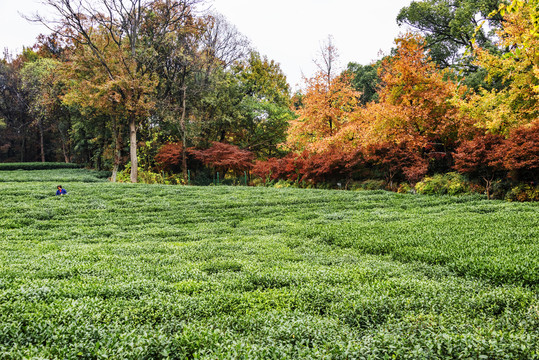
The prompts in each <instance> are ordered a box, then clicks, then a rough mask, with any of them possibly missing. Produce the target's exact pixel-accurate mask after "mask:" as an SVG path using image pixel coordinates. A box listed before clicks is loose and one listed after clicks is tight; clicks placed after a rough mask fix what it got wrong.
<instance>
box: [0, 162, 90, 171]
mask: <svg viewBox="0 0 539 360" xmlns="http://www.w3.org/2000/svg"><path fill="white" fill-rule="evenodd" d="M81 167H82V165H80V164H71V163H57V162H45V163H43V162H31V163H0V171H3V170H4V171H8V170H52V169H80V168H81Z"/></svg>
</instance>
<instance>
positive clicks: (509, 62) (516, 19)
mask: <svg viewBox="0 0 539 360" xmlns="http://www.w3.org/2000/svg"><path fill="white" fill-rule="evenodd" d="M518 4H520V5H519V6H515V7H512V8H510V10H511V11H507V12H506V11H503V14H504V22H503V28H502V29H500V30H499V31H498V33H497V34H498V41H497V42H496V45H497V46H498V47H499V48H501V49H508V52H507V53H506V54H505V55H497V54H493V53H491V52H490V51H488V50H486V49H483V48H481V47H477V48H476V54H477V60H476V62H477V64H478V65H479V66H482V67H484V68H485V69H486V70H487V72H488V76H487V81H488V82H501V83H503V84H504V88H502V89H496V88H494V89H491V90H487V89H484V90H483V91H482V92H481V93H479V94H475V95H474V96H472V97H471V99H470V101H468V102H464V103H463V110H464V111H466V112H467V113H468V114H470V116H471V117H472V118H474V119H475V122H476V126H478V127H480V128H483V129H485V130H487V131H489V132H492V133H497V134H502V135H506V136H507V135H508V134H509V133H510V131H511V130H512V129H514V128H518V127H519V126H521V125H524V124H528V123H530V122H533V121H534V120H535V119H537V117H539V101H538V95H539V58H538V55H537V54H538V52H539V39H538V37H537V30H538V28H539V26H538V25H537V19H538V17H539V10H538V8H537V6H536V4H534V2H533V1H530V2H528V1H521V2H518ZM518 4H517V5H518Z"/></svg>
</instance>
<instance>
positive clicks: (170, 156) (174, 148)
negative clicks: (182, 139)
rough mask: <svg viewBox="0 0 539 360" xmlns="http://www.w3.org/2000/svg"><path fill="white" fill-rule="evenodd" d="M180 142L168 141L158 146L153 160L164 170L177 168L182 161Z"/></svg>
mask: <svg viewBox="0 0 539 360" xmlns="http://www.w3.org/2000/svg"><path fill="white" fill-rule="evenodd" d="M182 151H183V145H182V143H179V142H177V143H168V144H165V145H163V146H161V147H160V148H159V151H158V152H157V155H156V156H155V161H156V162H157V163H158V164H159V165H160V166H161V167H162V168H163V169H164V170H174V169H178V168H179V166H180V165H181V162H182Z"/></svg>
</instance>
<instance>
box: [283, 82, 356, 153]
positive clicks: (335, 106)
mask: <svg viewBox="0 0 539 360" xmlns="http://www.w3.org/2000/svg"><path fill="white" fill-rule="evenodd" d="M306 84H307V89H306V91H305V94H304V96H303V98H302V102H303V106H302V107H301V108H300V109H299V110H298V111H297V115H298V118H297V119H295V120H292V121H291V122H290V128H289V130H288V140H287V144H288V146H289V147H290V148H291V149H297V150H308V151H311V152H316V151H319V150H323V149H326V148H328V146H330V145H331V142H332V138H333V136H334V135H335V134H337V133H338V132H339V130H340V129H341V127H343V126H344V125H345V124H346V123H348V122H349V121H351V120H352V119H353V118H354V116H355V112H356V110H357V105H358V98H359V96H360V94H359V93H358V92H357V91H355V90H354V89H353V88H352V86H351V84H350V79H349V77H348V74H346V73H344V74H342V75H341V76H339V77H337V78H335V79H330V77H328V73H324V72H321V71H319V72H318V73H317V74H316V75H315V76H314V77H312V78H310V79H306Z"/></svg>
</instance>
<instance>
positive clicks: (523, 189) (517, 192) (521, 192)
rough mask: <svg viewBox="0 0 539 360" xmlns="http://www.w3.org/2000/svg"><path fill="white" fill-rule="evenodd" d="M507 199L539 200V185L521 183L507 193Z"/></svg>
mask: <svg viewBox="0 0 539 360" xmlns="http://www.w3.org/2000/svg"><path fill="white" fill-rule="evenodd" d="M506 199H507V200H509V201H521V202H524V201H539V186H531V185H529V184H520V185H518V186H516V187H514V188H512V189H511V191H510V192H509V193H507V196H506Z"/></svg>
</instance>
